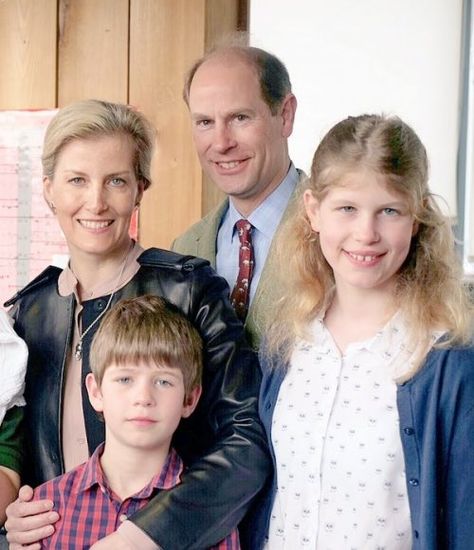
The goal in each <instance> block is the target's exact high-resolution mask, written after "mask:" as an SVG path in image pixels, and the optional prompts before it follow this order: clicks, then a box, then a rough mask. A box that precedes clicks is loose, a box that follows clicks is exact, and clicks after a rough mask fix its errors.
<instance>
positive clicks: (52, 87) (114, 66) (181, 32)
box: [0, 0, 248, 247]
mask: <svg viewBox="0 0 474 550" xmlns="http://www.w3.org/2000/svg"><path fill="white" fill-rule="evenodd" d="M247 3H248V0H100V1H98V0H34V1H32V0H3V1H2V2H0V67H1V81H0V109H42V108H53V107H62V106H64V105H66V104H68V103H70V102H72V101H76V100H78V99H84V98H90V97H95V98H99V99H107V100H109V101H118V102H128V103H130V104H132V105H134V106H136V107H138V108H139V109H140V110H142V111H143V112H144V113H145V114H146V115H147V116H148V117H149V118H150V119H151V120H152V121H153V123H154V124H155V126H156V127H157V130H158V149H157V154H156V155H155V159H154V163H153V181H154V183H153V186H152V187H151V188H150V189H149V190H148V191H147V194H146V198H145V199H144V200H143V202H142V207H141V211H140V242H141V243H142V245H144V246H145V247H148V246H162V247H168V246H169V245H170V243H171V241H172V240H173V239H174V238H175V237H176V236H177V235H178V234H179V233H181V232H182V231H184V230H185V229H186V228H187V227H188V226H189V225H190V224H191V223H194V222H195V221H197V220H198V219H199V218H200V217H201V216H202V215H203V214H205V213H206V212H207V211H209V209H210V208H211V207H212V206H214V205H215V204H216V201H217V200H218V198H219V196H218V194H217V193H215V191H214V189H213V187H212V186H211V185H209V184H208V183H207V182H206V181H205V180H204V178H203V176H202V173H201V169H200V166H199V163H198V160H197V157H196V155H195V153H194V150H193V146H192V142H191V137H190V128H189V122H188V116H187V112H186V107H185V105H184V102H183V101H182V98H181V89H182V83H183V75H184V73H185V72H186V69H187V68H188V67H189V65H190V64H191V63H192V61H193V60H194V59H196V58H197V57H199V56H200V55H201V54H202V53H203V52H204V51H205V49H206V48H207V47H208V46H209V44H211V43H212V42H213V41H215V40H216V39H217V38H218V37H219V36H221V35H222V34H226V33H229V32H232V31H233V30H235V29H237V28H238V27H240V28H242V26H245V25H246V13H247Z"/></svg>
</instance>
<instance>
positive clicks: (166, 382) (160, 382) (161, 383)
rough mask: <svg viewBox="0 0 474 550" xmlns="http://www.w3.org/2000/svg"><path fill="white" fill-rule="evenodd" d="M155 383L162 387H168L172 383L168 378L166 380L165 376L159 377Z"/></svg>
mask: <svg viewBox="0 0 474 550" xmlns="http://www.w3.org/2000/svg"><path fill="white" fill-rule="evenodd" d="M156 385H157V386H161V387H162V388H168V387H170V386H172V385H173V384H172V383H171V382H170V381H169V380H166V379H165V378H159V379H158V380H157V381H156Z"/></svg>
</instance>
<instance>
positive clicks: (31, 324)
mask: <svg viewBox="0 0 474 550" xmlns="http://www.w3.org/2000/svg"><path fill="white" fill-rule="evenodd" d="M153 142H154V133H153V131H152V128H151V127H150V124H149V123H148V121H147V120H146V119H145V118H144V117H143V115H141V114H140V113H139V112H137V111H136V110H134V109H131V108H129V107H127V106H126V105H121V104H115V103H110V102H106V101H97V100H88V101H81V102H78V103H74V104H72V105H69V106H67V107H65V108H64V109H61V110H60V111H59V113H58V114H57V115H56V116H55V118H54V119H53V120H52V121H51V123H50V125H49V126H48V129H47V132H46V137H45V143H44V151H43V158H42V160H43V173H44V179H43V182H44V195H45V198H46V200H47V202H48V204H49V206H50V208H51V210H52V211H53V212H54V214H55V216H56V218H57V220H58V223H59V225H60V226H61V229H62V231H63V233H64V235H65V238H66V241H67V244H68V248H69V252H70V262H69V265H68V267H67V268H66V269H64V270H60V269H58V268H55V267H49V268H48V269H46V270H45V271H44V272H43V273H42V274H41V275H40V276H39V277H37V278H36V279H35V280H34V281H32V282H31V283H30V284H29V285H28V286H27V287H25V288H24V289H23V290H21V291H20V292H19V293H18V294H17V295H16V296H15V297H14V298H13V299H12V300H10V304H11V305H12V311H11V314H12V316H13V318H14V320H15V328H16V330H17V332H18V334H19V335H20V336H21V337H22V338H24V340H25V341H26V343H27V345H28V348H29V350H30V355H29V361H28V368H27V375H26V390H25V398H26V403H27V405H26V408H25V432H26V438H25V439H26V442H27V447H26V452H25V454H26V463H25V466H24V469H23V472H22V474H23V482H24V483H28V484H29V485H32V486H36V485H38V484H40V483H43V482H45V481H47V480H49V479H51V478H53V477H55V476H57V475H60V474H62V473H64V472H65V471H68V470H71V469H72V468H74V467H75V466H77V465H78V464H80V463H81V462H83V461H84V460H86V459H87V458H88V457H89V456H90V455H91V454H92V453H93V452H94V450H95V448H96V447H97V446H98V445H99V444H100V443H101V442H102V441H103V439H104V424H103V423H102V422H100V420H99V419H98V417H97V415H96V414H95V411H94V410H93V409H92V408H91V405H90V403H89V402H88V399H87V395H86V393H85V386H84V380H85V378H86V376H87V374H88V372H90V367H89V349H90V344H91V341H92V337H93V335H94V334H95V332H96V331H97V329H98V328H99V326H100V324H101V322H102V320H103V318H104V315H105V313H106V312H107V311H109V310H110V308H111V307H112V305H113V304H114V303H116V302H117V301H119V300H120V299H122V298H131V297H135V296H140V295H143V294H152V295H156V296H163V297H164V298H166V299H168V300H169V301H170V302H172V303H173V304H174V305H176V306H177V307H178V308H179V309H180V311H182V312H183V313H184V314H185V315H186V317H187V318H188V319H189V320H190V321H191V323H192V324H193V325H194V326H195V327H196V329H197V330H198V332H199V333H200V335H201V337H202V338H203V349H204V376H203V393H202V399H201V402H200V405H199V407H198V409H197V410H196V414H195V416H193V418H192V419H189V421H187V422H186V423H183V424H182V425H181V426H180V428H179V429H178V431H177V433H176V438H175V439H176V441H175V445H176V447H177V449H179V452H180V453H181V455H182V456H183V458H184V459H186V460H187V461H188V464H189V465H190V468H189V469H188V470H187V471H186V473H184V474H183V476H182V483H181V484H180V485H178V486H176V487H175V488H173V489H172V490H170V491H166V492H165V491H163V492H160V493H158V494H157V495H156V496H155V497H154V498H153V499H152V500H151V501H150V502H149V503H148V504H147V506H146V507H145V508H144V509H143V510H140V511H139V512H137V513H136V514H134V515H132V516H131V517H130V518H122V519H123V520H124V519H127V521H123V522H121V524H120V525H119V526H118V530H117V531H116V532H115V533H113V534H111V535H109V536H107V537H106V538H105V539H103V540H101V541H99V542H97V543H95V544H94V546H93V548H94V549H96V548H101V549H105V548H113V549H114V550H118V549H119V548H130V547H134V546H133V545H135V547H137V546H139V547H140V548H142V549H143V550H145V549H146V548H150V549H152V548H158V547H160V546H161V547H164V548H205V547H207V546H212V545H213V544H215V543H216V542H218V541H219V540H220V539H222V538H223V537H225V536H226V535H227V534H228V532H230V531H231V530H232V529H233V528H235V527H236V525H237V523H238V522H239V521H240V519H241V518H242V516H243V515H244V513H245V511H246V509H247V507H248V505H249V502H250V500H251V499H252V496H253V495H254V494H255V493H256V492H257V491H258V490H259V488H260V487H261V485H262V484H263V482H264V480H265V478H266V475H267V471H268V462H269V461H268V460H267V458H266V457H267V451H266V445H265V440H264V434H263V430H262V429H261V427H260V424H259V422H258V411H257V405H256V402H257V395H258V387H259V386H258V384H259V381H260V377H259V372H258V367H257V361H256V358H255V357H254V355H253V353H252V352H251V351H250V349H249V348H248V346H247V345H246V343H245V339H244V337H243V330H242V325H241V324H240V323H239V321H238V320H237V318H236V316H235V314H234V312H233V310H232V308H231V306H230V303H229V300H228V287H227V285H226V283H225V281H224V280H223V279H221V278H220V277H218V276H217V275H216V274H215V273H214V271H213V270H212V269H211V268H210V267H209V263H208V262H206V261H204V260H200V259H197V258H194V257H191V256H182V255H179V254H175V253H172V252H168V251H165V250H160V249H156V248H151V249H149V250H146V251H144V250H143V249H142V248H141V247H140V246H139V244H138V243H136V242H134V241H133V240H132V239H131V238H130V236H129V225H130V218H131V216H132V214H133V212H134V210H135V209H136V208H138V207H139V205H140V202H141V201H143V200H146V195H145V193H146V189H147V188H148V187H149V186H150V183H151V177H150V162H151V155H152V149H153ZM242 381H245V383H242ZM31 496H32V492H31V488H30V487H27V488H23V489H22V490H20V499H19V500H18V501H16V502H15V503H13V504H12V505H10V507H9V508H8V510H7V515H8V519H7V522H6V527H7V530H8V535H7V537H8V540H9V542H10V547H11V548H12V549H14V548H21V547H22V545H27V544H29V545H31V546H28V548H31V549H33V548H39V544H38V541H39V540H41V539H42V538H44V537H47V536H49V535H50V534H51V533H52V532H53V530H54V525H53V524H54V521H57V519H58V514H57V513H56V512H55V511H54V503H52V502H50V501H45V500H42V501H37V502H35V501H30V499H31ZM171 502H172V504H171ZM40 512H42V513H40ZM95 520H97V517H95V516H94V517H93V518H92V522H93V521H95Z"/></svg>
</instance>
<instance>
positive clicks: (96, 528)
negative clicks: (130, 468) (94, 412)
mask: <svg viewBox="0 0 474 550" xmlns="http://www.w3.org/2000/svg"><path fill="white" fill-rule="evenodd" d="M102 450H103V445H100V446H99V447H98V448H97V450H96V451H95V452H94V454H93V455H92V456H91V457H90V459H89V460H88V461H87V462H85V463H84V464H81V465H80V466H78V467H77V468H74V469H73V470H71V471H70V472H67V473H65V474H64V475H62V476H59V477H57V478H55V479H52V480H51V481H47V482H46V483H43V485H40V486H39V487H37V488H36V489H35V499H50V500H52V501H53V502H54V510H56V511H57V512H58V513H59V515H60V519H59V520H58V521H57V523H56V524H55V529H56V530H55V532H54V533H53V534H52V535H51V536H50V537H48V538H46V539H43V541H42V542H41V548H49V549H51V550H52V549H57V550H65V549H66V548H68V549H71V550H72V549H74V550H80V549H81V548H84V549H85V548H90V546H92V544H94V543H95V542H97V541H98V540H99V539H101V538H103V537H105V536H106V535H110V533H113V532H114V531H115V530H116V529H117V528H118V527H119V526H120V524H121V522H122V521H124V520H126V519H128V518H129V517H130V516H132V515H133V514H134V513H135V512H136V511H137V510H140V508H143V506H145V505H146V504H147V503H148V502H149V501H150V499H151V498H153V496H154V495H156V493H157V492H158V491H159V490H162V489H165V490H166V489H171V488H172V487H174V486H175V485H177V484H178V483H179V482H180V475H181V472H182V471H183V462H182V460H181V458H180V457H179V456H178V454H177V453H176V451H174V450H173V449H172V450H171V451H170V453H169V455H168V458H167V460H166V462H165V464H164V466H163V469H162V471H161V472H160V473H159V474H157V475H156V476H154V477H153V479H152V480H151V481H150V483H148V485H147V486H146V487H144V488H143V489H142V490H141V491H139V492H138V493H136V494H135V495H133V496H131V497H129V498H127V499H125V500H124V501H123V502H121V501H120V499H119V498H118V497H117V496H116V495H115V494H114V493H113V492H112V490H111V489H110V487H109V485H108V483H107V480H106V479H105V476H104V473H103V471H102V467H101V465H100V461H99V457H100V455H101V454H102ZM213 549H215V550H239V549H240V544H239V535H238V532H237V530H234V531H233V532H232V533H231V534H230V535H229V536H228V537H227V538H225V539H224V540H223V541H222V542H221V543H220V544H218V545H217V546H213Z"/></svg>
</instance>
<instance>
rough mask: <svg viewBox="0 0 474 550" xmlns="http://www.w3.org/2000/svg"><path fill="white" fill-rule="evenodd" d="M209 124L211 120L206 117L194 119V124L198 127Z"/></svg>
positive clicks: (205, 126)
mask: <svg viewBox="0 0 474 550" xmlns="http://www.w3.org/2000/svg"><path fill="white" fill-rule="evenodd" d="M210 125H211V121H210V120H209V119H207V118H204V119H202V120H197V121H196V126H198V127H199V128H207V127H208V126H210Z"/></svg>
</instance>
